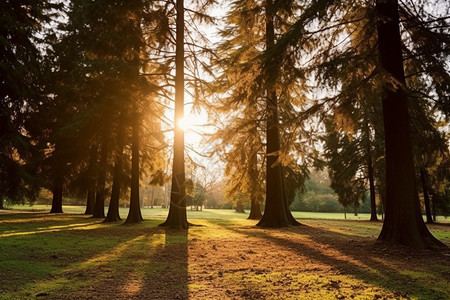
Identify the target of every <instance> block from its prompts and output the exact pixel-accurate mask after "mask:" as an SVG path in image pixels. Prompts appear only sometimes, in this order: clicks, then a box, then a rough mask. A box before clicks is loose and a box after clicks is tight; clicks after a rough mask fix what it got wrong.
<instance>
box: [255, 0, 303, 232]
mask: <svg viewBox="0 0 450 300" xmlns="http://www.w3.org/2000/svg"><path fill="white" fill-rule="evenodd" d="M274 9H275V7H274V5H273V3H272V0H267V1H266V49H270V48H272V47H273V46H274V43H275V30H274V21H273V20H274ZM274 65H276V62H272V64H270V69H271V70H269V64H267V66H266V68H267V69H266V99H267V100H266V102H267V104H266V109H267V126H266V127H267V128H266V139H267V140H266V144H267V146H266V160H267V162H266V205H265V208H264V214H263V216H262V218H261V220H260V221H259V222H258V224H257V226H261V227H286V226H289V225H293V224H298V223H297V222H296V221H295V219H294V217H293V216H292V214H291V212H290V210H289V206H288V203H287V198H286V192H285V188H284V178H283V171H282V166H281V164H280V163H279V162H278V158H279V152H280V149H281V139H280V131H279V130H280V129H279V117H278V99H277V95H276V91H275V89H274V86H273V83H274V82H276V80H277V79H278V78H277V76H278V74H277V72H276V71H275V70H274V69H273V66H274Z"/></svg>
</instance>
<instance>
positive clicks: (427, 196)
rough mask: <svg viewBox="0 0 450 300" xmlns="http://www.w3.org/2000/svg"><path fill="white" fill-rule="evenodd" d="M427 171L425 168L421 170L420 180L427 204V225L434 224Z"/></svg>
mask: <svg viewBox="0 0 450 300" xmlns="http://www.w3.org/2000/svg"><path fill="white" fill-rule="evenodd" d="M426 176H427V171H426V170H425V169H424V168H420V180H421V183H422V192H423V201H424V203H425V214H426V216H427V223H430V224H431V223H434V222H433V217H432V215H431V207H430V194H429V193H428V187H427V181H426V179H427V178H426Z"/></svg>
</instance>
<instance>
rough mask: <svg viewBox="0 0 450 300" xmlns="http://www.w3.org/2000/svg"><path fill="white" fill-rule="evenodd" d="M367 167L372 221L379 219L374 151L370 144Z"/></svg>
mask: <svg viewBox="0 0 450 300" xmlns="http://www.w3.org/2000/svg"><path fill="white" fill-rule="evenodd" d="M367 169H368V171H367V173H368V174H367V175H368V176H369V191H370V221H378V217H377V203H376V199H375V179H374V171H373V164H372V151H371V146H370V144H369V145H368V154H367Z"/></svg>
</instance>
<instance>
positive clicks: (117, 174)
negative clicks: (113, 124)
mask: <svg viewBox="0 0 450 300" xmlns="http://www.w3.org/2000/svg"><path fill="white" fill-rule="evenodd" d="M120 118H123V116H122V115H121V116H120ZM123 126H124V122H123V121H122V120H121V121H120V122H119V126H118V129H117V146H116V157H115V161H114V179H113V185H112V190H111V198H110V200H109V207H108V213H107V214H106V218H105V220H104V221H103V222H117V221H121V220H122V219H121V218H120V214H119V200H120V190H121V186H122V177H123V176H122V169H123V145H124V136H123V135H124V132H123V131H124V128H123Z"/></svg>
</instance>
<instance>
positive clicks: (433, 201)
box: [431, 195, 436, 222]
mask: <svg viewBox="0 0 450 300" xmlns="http://www.w3.org/2000/svg"><path fill="white" fill-rule="evenodd" d="M432 196H433V195H432ZM431 213H432V214H433V221H434V222H436V200H435V197H433V198H432V200H431Z"/></svg>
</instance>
